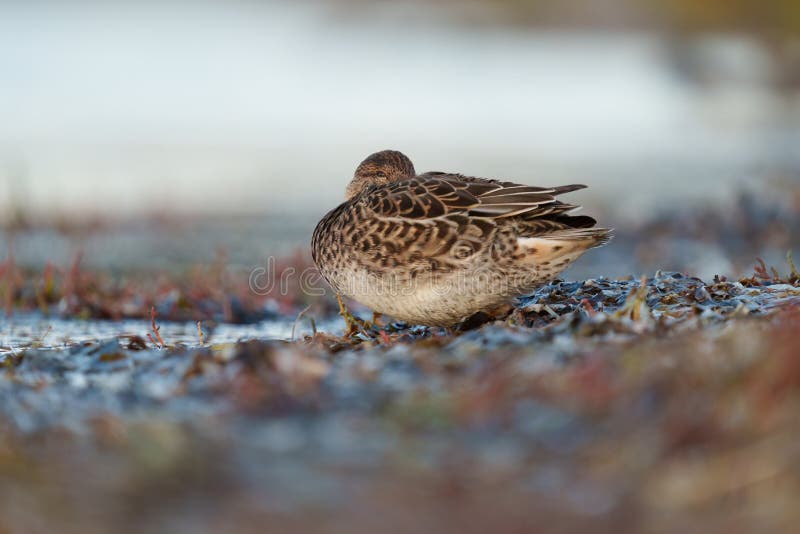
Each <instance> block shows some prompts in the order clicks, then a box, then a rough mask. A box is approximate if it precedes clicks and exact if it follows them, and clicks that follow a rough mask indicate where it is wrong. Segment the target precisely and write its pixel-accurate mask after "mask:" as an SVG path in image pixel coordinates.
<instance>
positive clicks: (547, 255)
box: [311, 150, 610, 326]
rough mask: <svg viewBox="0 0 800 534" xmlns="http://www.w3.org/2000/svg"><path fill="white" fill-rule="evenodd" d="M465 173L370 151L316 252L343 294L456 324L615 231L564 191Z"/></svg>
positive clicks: (424, 320)
mask: <svg viewBox="0 0 800 534" xmlns="http://www.w3.org/2000/svg"><path fill="white" fill-rule="evenodd" d="M584 187H585V186H583V185H566V186H560V187H534V186H527V185H520V184H516V183H512V182H502V181H497V180H488V179H483V178H475V177H470V176H462V175H460V174H448V173H443V172H428V173H424V174H420V175H416V174H415V171H414V166H413V165H412V163H411V161H410V160H409V159H408V158H407V157H406V156H404V155H403V154H401V153H400V152H396V151H388V150H387V151H383V152H377V153H375V154H373V155H371V156H369V157H368V158H367V159H366V160H364V161H363V162H362V163H361V165H359V167H358V169H356V173H355V175H354V177H353V180H352V181H351V182H350V184H349V185H348V187H347V191H346V194H347V200H346V201H345V202H344V203H343V204H340V205H339V206H338V207H336V208H335V209H333V210H332V211H331V212H329V213H328V214H327V215H325V217H323V218H322V220H321V221H320V222H319V224H317V227H316V229H315V230H314V235H313V237H312V242H311V251H312V256H313V258H314V262H315V263H316V265H317V267H318V269H319V271H320V273H321V274H322V275H323V276H324V277H325V279H326V280H327V281H328V283H330V285H331V287H333V289H334V290H335V291H337V292H338V293H340V294H342V295H344V296H347V297H350V298H352V299H354V300H356V301H358V302H360V303H362V304H364V305H366V306H369V307H370V308H372V309H373V310H375V311H377V312H380V313H383V314H386V315H389V316H392V317H394V318H396V319H400V320H403V321H406V322H410V323H417V324H426V325H441V326H450V325H453V324H456V323H458V322H459V321H460V320H462V319H464V318H466V317H469V316H470V315H472V314H474V313H476V312H478V311H482V310H487V309H491V308H494V307H497V306H500V305H502V304H505V303H507V302H508V301H510V300H511V299H512V298H514V297H518V296H521V295H525V294H528V293H530V292H531V291H533V290H534V289H535V288H536V287H537V286H539V285H540V284H542V283H544V282H546V281H548V280H551V279H552V278H554V277H555V276H556V275H557V274H558V273H559V272H561V271H562V270H563V269H565V268H566V267H567V266H568V265H569V264H570V263H571V262H572V261H574V260H575V259H576V258H577V257H578V256H580V255H581V254H583V252H585V251H586V250H588V249H589V248H592V247H596V246H599V245H602V244H604V243H606V242H607V241H608V240H609V238H610V232H609V230H607V229H604V228H594V225H595V220H594V219H593V218H591V217H587V216H574V215H569V214H568V212H570V211H571V210H574V209H575V208H576V207H577V206H575V205H571V204H566V203H564V202H561V201H559V200H557V199H556V196H557V195H560V194H562V193H568V192H570V191H575V190H577V189H582V188H584Z"/></svg>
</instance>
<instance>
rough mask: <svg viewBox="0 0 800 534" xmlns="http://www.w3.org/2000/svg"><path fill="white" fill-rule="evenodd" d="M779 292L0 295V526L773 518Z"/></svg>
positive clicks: (735, 288) (782, 450) (665, 524)
mask: <svg viewBox="0 0 800 534" xmlns="http://www.w3.org/2000/svg"><path fill="white" fill-rule="evenodd" d="M798 310H800V279H798V277H797V275H796V273H793V274H789V275H786V276H784V277H783V278H780V279H773V278H772V276H771V275H770V274H769V273H768V272H767V271H764V272H761V273H760V275H759V274H757V275H755V276H754V277H753V278H751V279H744V280H742V281H735V282H732V281H725V280H721V279H717V280H714V281H702V280H700V279H697V278H691V277H687V276H685V275H682V274H680V273H658V274H657V276H655V277H652V278H650V279H647V280H645V281H644V285H642V281H640V280H634V279H628V280H608V279H593V280H587V281H584V282H559V283H553V284H550V285H547V286H545V287H543V288H542V289H540V290H539V291H538V292H537V293H536V294H535V295H533V296H532V297H531V298H529V299H525V300H523V301H522V302H520V303H519V305H518V306H517V308H516V309H515V311H514V312H513V313H512V314H511V315H509V316H508V317H506V318H504V319H503V320H500V321H490V322H488V323H487V324H484V325H483V326H480V327H479V328H477V329H475V330H471V331H468V332H464V333H461V334H460V335H452V334H451V333H449V332H446V331H444V330H442V329H426V328H421V327H405V326H403V325H398V324H393V325H387V326H385V327H384V328H381V329H377V328H376V329H373V330H367V331H364V332H361V333H359V334H356V335H355V336H353V337H350V338H345V337H341V336H340V335H337V333H336V332H337V330H338V331H339V332H340V331H341V323H330V324H327V325H323V326H326V327H327V328H325V333H323V332H322V329H321V330H320V331H318V332H317V333H316V334H312V333H310V332H308V330H309V328H310V327H309V326H308V325H307V324H306V325H305V327H303V328H302V330H303V331H302V332H301V331H300V329H298V332H296V333H295V335H296V336H297V337H298V339H297V340H295V341H294V342H291V341H289V340H288V338H289V336H290V335H291V324H289V323H275V322H272V323H266V324H260V325H251V326H240V327H235V326H218V327H217V328H216V329H215V330H214V331H213V333H212V334H211V335H210V336H209V337H206V336H208V333H207V332H205V331H204V330H203V329H202V328H201V332H202V334H201V333H198V330H197V327H196V325H195V324H194V323H163V324H155V325H154V324H152V323H149V322H147V321H122V322H105V321H86V322H77V321H74V320H73V321H63V320H44V319H42V318H41V317H39V318H36V317H35V316H30V315H29V316H15V317H13V318H11V319H6V320H5V321H4V322H3V325H4V328H3V333H4V338H3V340H2V355H0V366H1V367H2V368H3V378H2V379H0V420H2V433H0V479H2V482H3V483H2V484H0V507H2V511H1V512H2V513H0V517H2V520H0V525H2V526H4V527H5V528H6V529H9V530H10V531H25V532H40V531H41V532H45V531H53V530H57V531H60V532H79V531H80V532H108V531H110V530H113V531H116V532H128V531H130V532H134V531H147V532H176V531H186V532H218V531H220V530H225V531H228V532H249V531H253V532H255V531H262V530H263V528H264V527H263V525H264V524H265V523H268V524H270V525H271V526H272V527H274V528H275V529H277V530H283V529H287V528H307V529H314V530H319V531H327V532H339V531H341V532H346V531H352V530H351V529H353V528H360V529H362V530H367V529H370V530H381V531H398V532H399V531H408V530H415V531H421V530H424V531H438V532H441V531H453V532H455V531H466V532H482V531H486V530H489V529H492V530H496V531H512V530H519V531H522V530H530V529H531V528H536V529H537V530H538V531H542V530H544V531H559V532H564V531H577V530H581V529H584V528H589V527H591V528H592V529H593V530H594V531H609V532H611V531H615V532H618V531H628V532H649V531H653V532H655V531H663V529H671V530H678V529H681V528H683V527H685V526H686V525H688V524H691V525H692V526H693V527H697V526H698V525H699V526H702V527H703V530H704V531H711V532H727V531H729V530H730V529H731V528H733V527H736V528H745V529H746V530H747V529H758V530H759V531H776V532H777V531H787V530H786V529H787V528H789V527H790V526H792V525H794V526H796V525H797V524H798V523H797V522H798V521H800V517H798V515H797V510H796V507H795V506H794V504H793V503H794V502H796V499H797V498H800V491H798V488H800V471H798V470H797V469H796V466H797V465H798V463H797V460H798V459H800V448H798V446H797V440H796V439H795V438H796V430H797V428H798V427H797V424H798V423H799V422H800V421H798V418H797V413H798V412H797V410H796V407H797V402H798V400H800V364H799V363H798V362H800V353H798V346H800V345H798V344H797V343H796V336H797V332H798V325H800V311H798ZM302 322H303V321H302V320H301V323H302ZM156 323H157V321H156ZM45 325H47V326H45ZM148 334H149V335H148ZM201 336H203V337H201ZM267 337H271V338H274V339H272V340H268V339H265V338H267ZM412 510H413V512H412ZM543 522H544V523H545V524H546V525H548V527H546V528H544V529H542V528H541V525H542V523H543Z"/></svg>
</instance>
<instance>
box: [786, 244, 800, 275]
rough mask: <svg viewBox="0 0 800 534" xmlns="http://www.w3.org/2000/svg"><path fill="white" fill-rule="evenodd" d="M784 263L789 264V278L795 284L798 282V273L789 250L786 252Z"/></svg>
mask: <svg viewBox="0 0 800 534" xmlns="http://www.w3.org/2000/svg"><path fill="white" fill-rule="evenodd" d="M786 263H788V264H789V270H790V273H789V278H790V279H791V280H792V281H795V282H797V281H798V280H800V273H798V272H797V267H795V266H794V260H793V259H792V251H791V250H787V251H786Z"/></svg>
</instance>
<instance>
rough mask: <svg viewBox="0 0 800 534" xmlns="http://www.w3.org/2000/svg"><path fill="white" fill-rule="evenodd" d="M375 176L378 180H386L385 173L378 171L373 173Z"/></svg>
mask: <svg viewBox="0 0 800 534" xmlns="http://www.w3.org/2000/svg"><path fill="white" fill-rule="evenodd" d="M375 176H377V177H378V178H386V173H385V172H383V171H378V172H376V173H375Z"/></svg>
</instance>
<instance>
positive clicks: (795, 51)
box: [0, 0, 800, 275]
mask: <svg viewBox="0 0 800 534" xmlns="http://www.w3.org/2000/svg"><path fill="white" fill-rule="evenodd" d="M798 36H800V4H798V2H796V1H794V0H772V1H769V2H762V1H755V0H752V1H750V0H734V1H723V0H707V1H703V2H696V1H692V0H675V1H668V0H647V1H633V0H594V1H591V2H589V1H585V2H581V1H575V0H573V1H564V2H550V1H544V0H540V1H527V2H526V1H516V0H498V1H488V0H487V1H481V0H473V1H467V2H461V1H459V2H455V1H446V0H438V1H429V0H427V1H411V2H395V1H392V2H390V1H377V2H367V1H359V0H316V1H307V2H291V1H280V0H266V1H259V2H256V1H245V0H241V1H235V2H224V1H221V0H220V1H212V0H205V1H193V2H182V1H177V0H173V1H165V2H91V1H84V2H80V1H28V2H12V1H4V2H0V214H2V221H3V224H4V225H5V226H6V227H7V228H13V229H16V235H17V238H16V242H15V245H16V256H17V260H18V261H19V262H21V263H23V264H37V263H41V262H42V261H44V260H48V261H56V262H63V261H67V259H68V257H69V255H70V254H71V253H72V251H73V250H74V248H75V246H74V243H73V238H74V234H75V233H78V234H80V235H81V236H82V239H83V241H82V243H81V246H82V247H84V248H86V249H87V251H88V253H87V254H85V256H84V258H85V259H84V261H86V262H88V263H90V264H92V263H93V264H95V265H100V266H108V265H111V266H120V265H123V266H131V265H134V266H135V265H139V264H147V265H162V264H163V265H173V264H175V263H176V262H177V263H180V262H182V261H206V260H208V259H209V258H212V257H213V255H214V250H215V247H217V246H219V244H220V243H223V244H224V246H225V247H226V249H227V250H228V251H229V254H230V257H231V258H232V261H239V262H241V263H243V264H252V263H253V262H255V261H256V260H257V259H258V258H260V257H263V256H266V255H270V254H285V253H288V252H289V251H291V250H293V249H296V248H302V249H305V248H307V242H308V237H309V235H310V233H311V230H312V229H313V226H314V224H315V223H316V221H317V220H319V218H320V217H321V215H322V214H323V213H324V212H326V211H327V210H328V209H330V208H332V207H334V206H335V205H336V204H337V203H338V202H339V201H340V200H341V199H342V196H343V190H344V186H345V184H346V182H347V181H348V180H349V178H350V177H351V175H352V172H353V170H354V168H355V166H356V165H357V164H358V163H359V161H360V160H361V159H363V158H364V157H365V156H366V155H368V154H369V153H371V152H374V151H376V150H380V149H385V148H395V149H399V150H402V151H404V152H405V153H407V154H408V155H409V156H410V157H411V158H412V159H413V161H414V162H415V164H416V167H417V170H418V171H426V170H447V171H457V172H462V173H465V174H471V175H477V176H485V177H497V178H505V179H510V180H515V181H519V182H522V183H531V184H539V185H555V184H561V183H574V182H579V183H585V184H588V185H589V186H590V189H589V190H588V191H584V192H581V193H579V194H577V195H576V196H575V197H574V198H575V199H576V201H579V202H581V203H583V204H584V205H585V206H586V212H587V213H592V214H598V215H600V217H601V219H602V222H603V223H604V224H606V225H610V226H617V227H618V228H621V229H622V231H623V236H624V232H625V229H626V228H637V229H638V230H637V232H638V234H641V233H642V232H643V231H644V228H645V227H646V225H647V224H653V221H661V222H662V223H663V222H665V221H666V222H667V223H669V225H671V228H672V230H670V231H671V232H672V233H673V234H674V231H673V230H675V231H677V232H678V233H680V232H681V231H682V230H686V232H687V233H690V234H692V235H693V236H694V238H697V236H698V232H700V233H701V234H702V233H703V232H702V230H703V228H706V226H708V225H713V224H721V221H722V223H724V224H723V226H726V225H728V222H730V221H728V219H725V214H730V213H732V210H737V209H741V206H742V203H743V202H744V203H745V204H746V206H750V207H752V205H753V204H754V203H755V204H758V206H762V204H763V205H765V206H768V207H769V209H768V210H767V212H768V216H766V219H767V222H766V223H765V224H767V227H768V228H770V229H774V227H775V226H776V225H777V226H780V225H781V223H780V221H781V220H783V221H784V224H785V225H789V226H788V228H789V229H790V230H791V229H796V227H797V226H796V225H795V221H796V219H792V218H791V217H794V216H796V214H797V210H798V206H800V195H798V194H797V192H796V191H797V187H796V185H797V183H798V181H799V180H800V148H799V147H800V39H798ZM748 209H750V208H748ZM753 209H755V208H753ZM760 209H761V208H760V207H758V210H760ZM750 211H752V209H751V210H750ZM762 211H763V210H762ZM762 211H758V213H759V214H761V213H762ZM760 216H761V215H759V217H760ZM743 217H744V216H743ZM743 217H742V218H740V217H738V216H737V217H733V219H734V220H740V221H741V220H744V219H743ZM747 217H750V218H753V214H752V213H750V212H748V214H747ZM787 217H788V219H787ZM755 218H756V219H758V217H755ZM762 219H763V217H762ZM749 220H750V219H747V221H749ZM758 220H761V219H758ZM726 221H727V222H726ZM637 225H638V226H637ZM643 225H644V226H643ZM792 225H794V226H792ZM745 226H749V223H745ZM167 227H168V228H169V231H165V230H164V229H165V228H167ZM648 228H649V227H648ZM786 228H787V227H786V226H785V227H784V233H786ZM650 231H652V228H651V229H650ZM708 233H709V231H706V234H708ZM791 233H792V232H789V234H791ZM710 234H711V235H710V236H709V235H705V237H703V236H701V237H703V238H702V239H700V240H699V241H700V244H699V245H691V246H688V248H687V246H685V244H684V245H678V246H673V245H670V246H671V247H672V248H671V249H670V250H671V251H672V252H670V253H669V254H668V255H664V254H661V255H658V254H656V255H653V254H652V253H650V255H649V256H648V252H647V251H645V252H644V253H642V252H641V251H639V253H637V254H636V255H635V256H636V261H635V262H634V261H632V260H630V257H631V254H630V246H628V247H627V248H626V245H625V243H624V240H622V241H623V242H622V243H621V244H620V243H619V242H620V240H619V239H618V242H617V244H615V246H617V247H618V248H617V250H618V251H619V253H618V254H617V255H615V256H613V257H612V256H610V255H612V254H613V252H604V253H603V254H605V256H596V258H598V261H599V260H602V262H600V263H601V264H602V265H603V268H602V269H601V268H599V267H597V266H593V265H588V267H587V268H586V269H584V270H583V271H579V272H577V273H576V275H598V274H608V275H618V274H627V273H629V272H631V271H635V270H637V269H645V268H651V267H655V266H658V267H664V268H692V269H694V270H696V271H697V272H698V274H703V275H709V274H713V273H715V272H728V273H733V274H735V273H736V272H738V271H739V270H741V268H743V265H744V264H745V263H746V262H751V260H752V258H753V254H754V253H756V252H759V251H758V250H751V248H752V247H750V248H748V247H744V248H743V247H739V248H736V247H733V248H735V249H736V250H735V251H734V252H737V251H738V252H737V253H738V254H739V256H740V258H735V259H734V260H730V258H729V256H730V255H731V254H730V252H731V251H730V250H729V249H730V247H727V248H726V247H723V248H724V250H723V251H722V252H720V253H719V254H716V253H715V255H714V257H713V258H706V257H705V256H704V254H707V249H708V244H709V243H711V244H712V245H713V244H714V243H717V242H718V241H720V239H719V232H717V231H716V230H715V231H710ZM761 235H762V234H761V233H759V234H758V235H756V236H755V237H754V238H752V239H750V241H755V242H758V243H761V241H763V240H762V239H761ZM70 236H71V237H70ZM789 237H790V238H791V235H790V236H789ZM4 239H5V241H4V242H3V243H4V244H5V245H6V247H7V246H8V245H7V241H8V239H9V238H8V235H6V237H5V238H4ZM695 241H697V239H695ZM703 241H704V242H703ZM790 241H791V239H789V238H785V239H782V240H781V239H779V240H778V241H777V242H776V243H774V245H775V246H774V247H773V249H774V250H772V249H770V251H767V256H769V255H770V254H772V257H778V255H782V254H785V251H786V248H785V247H786V246H787V245H791V242H790ZM715 246H716V245H715ZM667 248H669V247H667ZM598 254H599V252H598ZM698 254H700V255H701V256H702V257H700V258H699V259H698V258H697V255H698ZM626 258H627V259H626ZM675 258H677V259H675ZM689 259H692V261H694V264H689V263H687V261H688V260H689ZM748 265H749V263H748Z"/></svg>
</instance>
